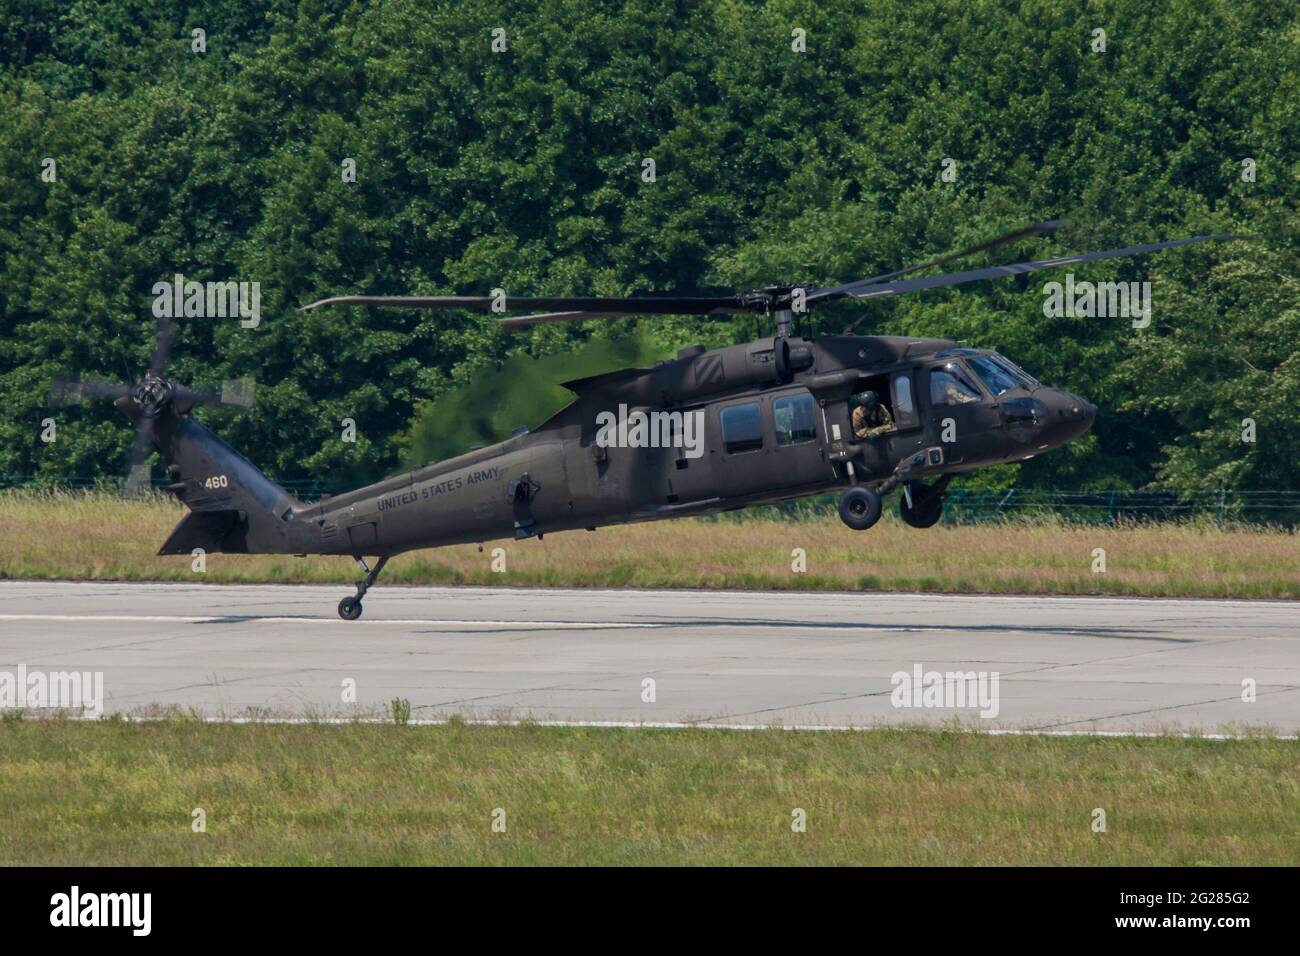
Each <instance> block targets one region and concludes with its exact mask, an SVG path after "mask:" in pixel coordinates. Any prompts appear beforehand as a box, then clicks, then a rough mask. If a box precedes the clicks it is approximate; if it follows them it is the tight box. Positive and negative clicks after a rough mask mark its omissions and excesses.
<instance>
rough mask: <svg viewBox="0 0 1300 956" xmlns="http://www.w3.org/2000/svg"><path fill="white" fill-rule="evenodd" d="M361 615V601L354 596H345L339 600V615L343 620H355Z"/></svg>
mask: <svg viewBox="0 0 1300 956" xmlns="http://www.w3.org/2000/svg"><path fill="white" fill-rule="evenodd" d="M360 616H361V601H360V600H358V599H357V598H354V597H345V598H344V599H343V600H342V601H339V617H341V618H343V620H345V621H355V620H356V619H357V618H359V617H360Z"/></svg>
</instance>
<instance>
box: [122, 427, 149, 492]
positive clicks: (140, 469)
mask: <svg viewBox="0 0 1300 956" xmlns="http://www.w3.org/2000/svg"><path fill="white" fill-rule="evenodd" d="M152 451H153V419H152V418H150V417H148V416H145V417H142V418H141V419H140V422H139V426H138V427H137V429H136V433H135V444H134V445H133V446H132V448H131V466H130V468H128V469H127V473H126V493H127V494H128V495H143V494H144V493H145V492H147V491H148V490H149V486H150V476H151V473H152V469H151V467H150V465H149V455H150V453H151V452H152Z"/></svg>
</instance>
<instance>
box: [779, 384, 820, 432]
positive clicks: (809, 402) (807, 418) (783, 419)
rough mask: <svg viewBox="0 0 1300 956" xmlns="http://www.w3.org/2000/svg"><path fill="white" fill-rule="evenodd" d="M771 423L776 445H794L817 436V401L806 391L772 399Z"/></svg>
mask: <svg viewBox="0 0 1300 956" xmlns="http://www.w3.org/2000/svg"><path fill="white" fill-rule="evenodd" d="M772 424H773V426H774V427H775V429H776V443H777V444H778V445H794V444H797V443H799V442H805V441H813V440H815V439H816V438H817V403H816V402H814V401H813V397H812V396H811V395H809V394H808V393H807V392H801V393H799V394H797V395H786V396H783V397H782V398H778V399H774V400H773V401H772Z"/></svg>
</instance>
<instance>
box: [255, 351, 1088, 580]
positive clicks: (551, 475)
mask: <svg viewBox="0 0 1300 956" xmlns="http://www.w3.org/2000/svg"><path fill="white" fill-rule="evenodd" d="M794 344H795V345H796V346H797V347H799V348H800V349H806V350H807V352H805V353H803V354H804V366H803V367H802V368H800V369H799V370H798V371H797V372H795V373H794V374H791V375H788V376H787V378H788V380H787V381H779V378H780V376H778V375H775V374H774V365H775V359H774V346H773V342H772V340H766V341H757V342H751V343H748V344H745V345H737V346H732V347H729V348H725V349H718V350H713V351H705V350H703V349H701V348H699V347H692V348H688V349H683V350H682V352H681V353H680V354H679V355H678V357H677V358H676V359H674V360H671V361H668V362H663V363H660V364H658V365H657V366H655V367H654V368H652V369H639V370H638V369H632V370H625V371H622V372H615V373H611V374H609V375H603V376H596V377H594V378H591V379H586V380H581V381H578V382H572V383H568V385H569V387H570V388H571V389H573V391H574V392H575V393H576V398H575V400H574V401H573V402H572V403H571V404H570V405H569V406H567V407H566V408H564V409H563V410H562V411H560V412H559V413H557V414H556V415H554V416H553V417H552V418H551V419H549V420H548V421H547V422H545V423H544V424H543V425H542V426H540V427H539V428H538V429H536V430H535V431H532V432H528V433H525V434H520V435H517V436H515V437H512V438H510V439H508V440H506V441H504V442H501V443H499V444H496V445H492V446H490V447H485V448H481V449H478V450H475V451H471V452H469V453H467V454H464V455H461V456H459V457H457V458H453V459H449V460H446V461H442V462H438V463H436V464H430V465H426V466H423V467H421V468H417V469H415V470H413V471H410V472H407V473H405V474H402V475H397V476H394V477H392V478H388V479H385V480H384V481H381V482H378V483H376V484H374V485H370V486H368V487H365V488H360V489H357V490H356V491H352V492H349V493H347V494H344V495H340V496H337V497H334V498H329V499H325V500H323V501H320V502H318V503H315V504H311V505H302V504H299V505H295V506H294V508H293V514H292V515H291V517H290V519H289V520H286V522H285V528H284V531H285V534H284V535H283V540H282V541H279V542H277V543H276V544H275V545H274V547H270V548H268V549H270V550H276V551H294V552H297V551H301V552H312V553H327V554H329V553H337V554H351V555H391V554H397V553H401V552H403V551H409V550H413V549H416V548H428V547H439V546H442V545H449V544H457V543H465V542H476V541H477V542H482V541H489V540H494V539H498V538H524V537H530V536H532V535H538V536H540V535H543V534H546V533H548V532H553V531H566V530H573V529H580V528H589V529H594V528H598V527H601V526H606V525H614V524H623V523H628V522H635V521H649V520H656V519H662V518H670V517H676V516H682V515H695V514H708V513H712V512H717V511H723V510H729V509H734V508H740V507H745V506H747V505H753V504H761V503H766V502H774V501H781V500H786V499H790V498H799V497H805V496H808V495H815V494H821V493H824V492H828V491H832V490H835V489H838V488H842V487H844V486H846V485H848V484H863V485H868V486H879V485H880V484H881V483H883V482H886V481H887V480H888V479H890V477H891V475H896V474H897V473H898V472H899V469H900V467H906V469H907V477H908V479H909V480H912V479H923V478H926V477H931V476H938V475H944V474H953V473H961V472H965V471H970V470H973V469H976V468H979V467H983V466H986V465H991V464H998V463H1003V462H1013V461H1020V460H1024V459H1026V458H1030V457H1033V456H1034V455H1037V454H1041V453H1042V452H1044V451H1047V450H1050V449H1051V448H1054V447H1057V446H1059V445H1061V444H1064V443H1065V442H1067V441H1069V440H1071V439H1072V438H1074V437H1077V436H1078V435H1080V434H1082V433H1083V432H1085V431H1086V430H1087V429H1088V428H1089V427H1090V425H1091V423H1092V420H1093V415H1094V414H1095V411H1096V409H1095V408H1094V407H1093V406H1092V405H1090V404H1089V403H1087V402H1086V401H1083V400H1082V399H1080V398H1078V397H1076V396H1074V395H1071V394H1069V393H1067V392H1062V391H1059V390H1056V389H1052V388H1047V387H1045V386H1042V385H1040V384H1039V383H1037V382H1036V381H1034V380H1033V379H1032V378H1030V377H1029V376H1028V375H1027V374H1025V373H1024V372H1022V371H1021V370H1019V369H1018V368H1017V367H1016V366H1014V365H1013V364H1012V363H1010V362H1008V361H1007V360H1005V359H1003V358H1002V357H1001V356H998V355H996V353H991V352H987V351H983V350H977V349H966V348H962V347H960V346H958V345H957V343H955V342H950V341H946V340H937V339H911V338H902V337H886V336H834V337H827V338H822V339H815V340H807V341H802V340H794ZM864 389H870V390H872V391H874V392H876V393H877V395H879V396H880V397H881V399H882V402H883V403H884V404H885V406H886V407H887V408H888V409H889V411H890V414H891V417H892V420H893V426H894V427H893V428H892V429H891V430H889V431H887V432H886V433H884V434H880V435H877V436H874V437H871V438H861V437H859V436H857V435H855V433H854V430H853V425H852V397H853V396H854V395H855V394H858V393H860V392H862V391H863V390H864Z"/></svg>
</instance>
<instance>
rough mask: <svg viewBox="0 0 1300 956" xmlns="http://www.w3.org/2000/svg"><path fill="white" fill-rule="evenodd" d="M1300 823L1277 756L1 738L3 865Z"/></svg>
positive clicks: (1011, 858)
mask: <svg viewBox="0 0 1300 956" xmlns="http://www.w3.org/2000/svg"><path fill="white" fill-rule="evenodd" d="M1297 806H1300V744H1298V743H1296V742H1295V741H1284V740H1276V739H1268V738H1258V739H1247V740H1230V741H1211V740H1196V739H1192V740H1184V739H1178V738H1085V737H1070V738H1061V737H1057V738H1052V737H990V736H985V735H981V734H976V733H957V732H939V731H920V730H881V731H870V732H856V733H855V732H794V731H779V730H771V731H761V732H743V731H719V730H614V729H582V728H544V727H535V726H522V727H484V726H470V725H464V724H457V723H452V724H450V725H446V726H413V725H411V726H396V725H359V724H352V725H341V726H324V725H298V726H284V725H239V726H235V725H211V724H203V723H200V722H197V721H187V720H171V721H164V722H158V723H146V724H132V723H126V722H119V721H105V722H99V723H88V722H74V721H63V720H42V721H18V720H6V721H4V722H3V723H0V819H3V820H4V821H5V826H4V827H2V828H0V864H189V863H211V864H243V863H257V864H308V863H317V864H338V863H349V864H352V863H356V864H418V863H459V864H492V863H515V864H521V863H522V864H569V863H574V864H576V863H590V864H703V863H715V864H1013V863H1038V864H1082V865H1093V864H1180V865H1199V864H1244V865H1255V864H1275V865H1277V864H1293V863H1294V862H1295V861H1296V860H1297V859H1300V828H1298V827H1297V826H1296V809H1297ZM196 808H201V809H202V810H203V811H204V814H205V823H206V832H204V833H196V832H194V831H193V829H192V820H193V812H194V810H195V809H196ZM796 808H800V809H803V810H804V811H805V812H806V832H803V833H795V832H793V831H792V822H793V820H794V816H793V814H794V811H795V809H796ZM1096 808H1101V809H1103V810H1104V811H1105V813H1106V821H1105V822H1106V832H1104V833H1098V832H1094V831H1093V821H1094V810H1095V809H1096ZM497 809H500V810H504V812H505V815H504V822H505V827H506V829H505V832H504V833H494V832H493V830H492V820H493V812H494V811H495V810H497Z"/></svg>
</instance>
